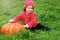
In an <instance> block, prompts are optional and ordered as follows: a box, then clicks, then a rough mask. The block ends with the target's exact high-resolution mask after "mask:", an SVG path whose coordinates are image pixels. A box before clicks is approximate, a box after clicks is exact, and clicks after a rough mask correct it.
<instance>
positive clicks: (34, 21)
mask: <svg viewBox="0 0 60 40" xmlns="http://www.w3.org/2000/svg"><path fill="white" fill-rule="evenodd" d="M36 24H37V19H36V15H35V14H33V15H32V17H31V21H30V22H28V25H29V26H30V28H32V27H33V26H35V25H36Z"/></svg>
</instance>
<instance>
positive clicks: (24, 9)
mask: <svg viewBox="0 0 60 40" xmlns="http://www.w3.org/2000/svg"><path fill="white" fill-rule="evenodd" d="M32 9H33V10H34V7H33V8H32ZM23 11H25V12H26V8H23Z"/></svg>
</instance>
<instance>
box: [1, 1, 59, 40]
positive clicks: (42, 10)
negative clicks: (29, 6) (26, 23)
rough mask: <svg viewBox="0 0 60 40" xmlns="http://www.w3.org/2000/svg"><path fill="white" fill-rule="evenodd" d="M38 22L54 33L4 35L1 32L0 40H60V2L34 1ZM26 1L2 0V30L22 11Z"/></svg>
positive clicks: (27, 31) (38, 32)
mask: <svg viewBox="0 0 60 40" xmlns="http://www.w3.org/2000/svg"><path fill="white" fill-rule="evenodd" d="M33 1H34V2H35V9H34V10H35V12H36V15H37V19H38V21H39V22H40V23H41V24H42V25H44V26H47V27H49V28H51V29H54V30H55V31H54V32H47V31H41V30H36V31H35V33H33V32H31V31H30V30H26V31H24V32H22V31H21V32H19V33H17V34H15V35H12V36H9V35H4V34H2V33H1V32H0V40H60V0H33ZM24 2H25V1H24V0H0V28H1V27H2V25H4V24H6V23H8V21H9V20H10V19H11V18H13V17H14V16H16V15H18V14H19V13H20V12H21V11H22V9H23V4H24Z"/></svg>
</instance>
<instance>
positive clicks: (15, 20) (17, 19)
mask: <svg viewBox="0 0 60 40" xmlns="http://www.w3.org/2000/svg"><path fill="white" fill-rule="evenodd" d="M21 19H22V13H20V14H19V15H17V16H16V17H14V18H13V20H14V22H17V21H19V20H21Z"/></svg>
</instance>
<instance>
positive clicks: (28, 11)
mask: <svg viewBox="0 0 60 40" xmlns="http://www.w3.org/2000/svg"><path fill="white" fill-rule="evenodd" d="M19 20H22V21H23V22H24V27H26V28H27V29H28V28H30V29H31V30H34V29H42V30H46V31H49V30H50V28H48V27H45V26H43V25H41V24H40V23H39V22H38V21H37V19H36V15H35V12H34V2H33V1H32V0H26V2H25V3H24V7H23V11H22V12H21V13H20V14H19V15H17V16H16V17H14V18H13V19H11V20H9V22H17V21H19Z"/></svg>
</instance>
